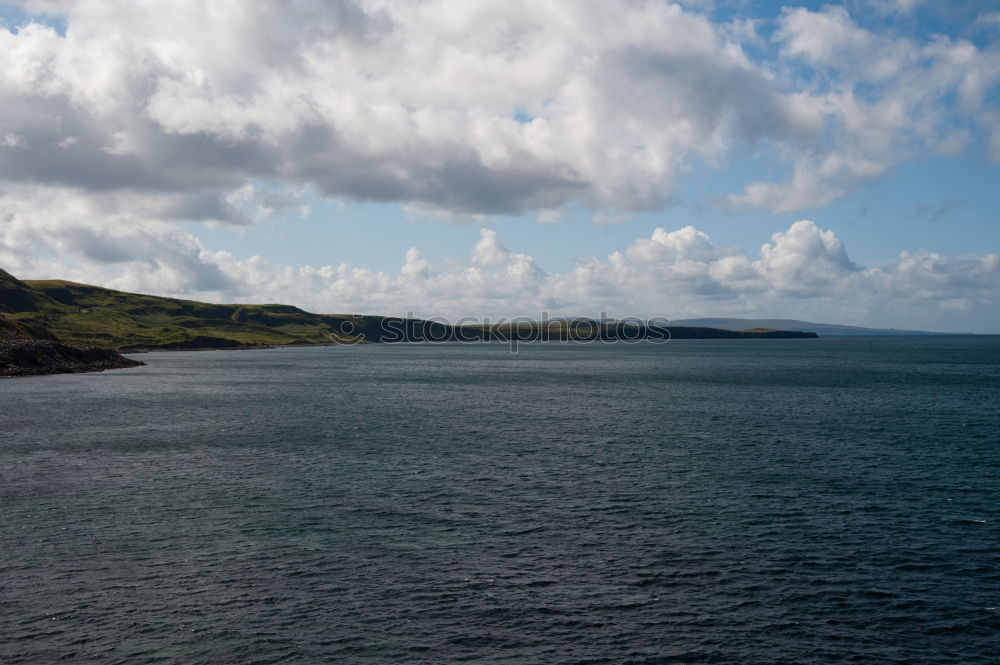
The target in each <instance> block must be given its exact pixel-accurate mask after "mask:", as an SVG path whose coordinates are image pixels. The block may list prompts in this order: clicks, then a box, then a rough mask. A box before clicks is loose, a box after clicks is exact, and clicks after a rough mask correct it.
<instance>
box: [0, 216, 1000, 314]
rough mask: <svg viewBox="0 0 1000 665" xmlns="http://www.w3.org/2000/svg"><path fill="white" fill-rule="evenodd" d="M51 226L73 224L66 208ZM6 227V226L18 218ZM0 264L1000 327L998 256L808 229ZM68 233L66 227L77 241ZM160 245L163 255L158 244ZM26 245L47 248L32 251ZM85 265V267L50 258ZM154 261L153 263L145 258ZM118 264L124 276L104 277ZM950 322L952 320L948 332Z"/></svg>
mask: <svg viewBox="0 0 1000 665" xmlns="http://www.w3.org/2000/svg"><path fill="white" fill-rule="evenodd" d="M46 213H47V214H48V215H49V216H50V217H51V216H54V215H59V214H71V213H72V210H71V209H66V208H65V207H63V205H62V204H60V203H59V202H56V203H55V204H53V205H52V206H50V207H49V208H48V209H47V210H46ZM8 221H10V220H8ZM0 229H3V231H2V232H0V265H3V266H4V267H5V268H6V269H9V270H10V272H12V273H14V274H15V275H19V276H22V277H51V276H53V275H54V274H56V275H60V276H68V277H70V278H73V279H77V280H80V281H89V282H99V283H102V284H104V285H106V286H110V287H113V288H119V289H124V290H129V291H140V292H144V291H145V292H148V291H153V292H157V293H164V294H173V295H176V296H182V297H187V298H196V299H206V300H214V301H227V302H284V303H291V304H295V305H298V306H301V307H304V308H306V309H309V310H311V311H318V312H328V313H359V312H365V313H380V314H397V315H405V314H408V313H412V314H415V315H417V316H424V317H432V316H448V317H452V318H459V317H463V316H474V317H493V318H494V320H495V319H496V318H497V317H514V316H534V317H538V316H541V315H542V314H543V313H546V314H549V315H553V316H554V315H565V316H577V315H591V316H596V315H599V314H600V313H601V312H607V313H608V314H609V315H611V316H617V317H625V316H639V317H653V316H661V317H668V318H686V317H690V316H740V315H744V316H772V317H781V318H787V317H793V318H804V319H813V320H825V321H829V320H832V321H834V322H846V323H855V324H876V325H885V326H896V327H905V326H909V327H925V328H927V327H930V328H941V327H944V328H946V329H950V330H962V329H966V330H970V329H971V330H983V331H988V330H996V328H997V327H1000V319H998V318H997V316H996V314H993V315H990V316H987V317H985V318H984V316H983V312H997V311H1000V307H998V305H1000V302H998V297H997V293H998V292H1000V289H997V285H998V284H1000V255H997V254H983V255H978V256H944V255H940V254H936V253H932V252H927V251H923V250H919V251H903V252H901V253H900V254H899V257H898V258H897V260H895V261H893V262H891V263H889V264H888V265H884V266H863V265H859V264H857V263H855V262H854V261H852V260H851V259H850V258H849V256H848V253H847V250H846V248H845V247H844V245H843V243H842V242H841V241H840V240H839V239H838V238H837V237H836V235H835V234H834V233H833V232H832V231H830V230H827V229H822V228H820V227H819V226H817V225H816V224H815V223H813V222H811V221H808V220H802V221H798V222H795V223H793V224H791V225H790V226H789V227H788V228H787V229H785V230H783V231H779V232H777V233H774V234H773V235H772V236H771V238H770V241H769V242H767V243H764V244H763V245H762V246H761V248H760V250H759V252H758V253H756V254H753V255H752V254H747V253H746V252H744V251H743V250H742V249H740V248H739V247H732V246H723V245H717V244H716V243H715V242H713V240H712V239H711V238H710V237H709V236H708V235H707V234H706V233H704V232H703V231H700V230H698V229H696V228H694V227H691V226H687V227H683V228H680V229H676V230H673V231H669V230H666V229H662V228H657V229H655V230H654V231H653V232H652V233H651V234H650V235H649V236H648V237H642V238H636V239H635V240H633V241H632V242H631V243H629V244H628V245H627V246H625V247H623V248H622V249H620V250H618V251H615V252H613V253H611V254H610V255H609V256H607V257H605V258H599V257H588V258H583V259H581V260H579V261H578V262H577V264H576V266H575V267H573V268H572V269H570V270H567V271H565V272H561V273H560V272H549V271H546V270H544V269H543V268H541V267H540V266H539V265H537V263H536V262H535V260H534V259H533V258H532V257H531V256H529V255H527V254H520V253H517V252H513V251H511V250H510V249H508V248H507V247H506V246H504V244H503V243H502V242H501V240H500V238H499V235H498V234H497V233H496V231H494V230H492V229H482V231H481V234H480V238H479V240H478V241H477V242H476V243H475V245H474V246H473V247H472V248H471V251H470V254H469V257H468V260H466V261H460V260H456V259H448V260H444V261H441V262H438V263H431V262H430V261H428V260H427V259H426V258H425V257H424V256H423V255H422V253H421V252H420V250H419V249H418V248H416V247H412V248H410V249H409V250H408V251H407V252H406V253H405V256H404V257H403V260H402V263H401V265H400V268H399V270H398V272H395V273H389V272H384V271H375V270H370V269H367V268H364V267H362V266H351V265H349V264H346V263H345V264H340V265H337V266H322V267H319V268H316V267H311V266H301V267H295V266H288V265H275V264H272V263H270V262H268V261H267V260H266V259H264V258H262V257H253V258H250V259H247V260H239V259H236V258H235V257H233V256H232V255H230V254H228V253H227V252H213V251H210V250H208V249H206V248H205V247H203V246H202V245H201V244H200V243H199V242H198V241H197V240H196V239H195V238H193V237H191V236H190V235H188V234H186V233H183V232H179V231H177V230H176V229H175V228H174V227H173V226H172V225H169V224H152V223H145V224H134V225H132V226H130V227H129V230H128V233H127V234H126V235H124V236H120V237H119V236H109V235H107V234H104V233H103V231H102V230H101V228H100V227H94V226H92V225H87V224H78V225H72V224H70V225H67V224H66V223H60V222H53V224H52V225H51V226H42V227H39V226H38V225H27V224H21V223H19V222H18V221H17V220H16V219H15V220H14V221H13V222H12V223H8V224H5V225H3V226H0ZM66 229H69V231H68V232H67V231H66ZM153 245H156V246H157V247H159V249H158V251H156V252H153V251H152V250H151V246H153ZM25 247H31V248H34V249H36V250H37V251H36V252H34V253H32V252H25V251H24V248H25ZM60 254H62V255H64V256H76V257H82V260H80V261H78V263H77V265H76V268H75V269H71V270H69V272H68V274H67V272H66V269H65V268H63V267H62V265H65V264H66V262H65V261H64V262H63V264H61V265H60V267H59V268H58V272H53V269H54V266H53V264H49V263H46V262H45V257H47V256H52V255H56V256H58V255H60ZM150 255H155V256H156V257H157V258H156V259H149V258H148V257H149V256H150ZM109 264H114V265H115V266H116V268H117V269H116V270H114V271H108V270H107V267H108V265H109ZM942 322H944V323H943V324H942Z"/></svg>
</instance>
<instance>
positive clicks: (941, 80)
mask: <svg viewBox="0 0 1000 665" xmlns="http://www.w3.org/2000/svg"><path fill="white" fill-rule="evenodd" d="M25 4H26V5H27V6H28V8H29V9H31V10H34V11H44V12H47V13H48V14H50V15H61V16H63V17H65V22H66V30H65V33H64V34H61V33H60V32H57V31H56V30H55V29H52V28H50V27H46V26H45V25H41V24H37V23H32V24H28V25H25V26H21V27H19V28H17V29H13V30H2V29H0V132H2V135H3V137H4V138H3V140H2V144H0V182H2V181H7V182H17V183H22V184H33V185H38V186H42V185H44V186H48V187H58V188H68V189H72V190H73V191H75V192H77V194H86V193H93V192H107V191H125V190H127V191H131V192H143V193H157V194H159V195H161V196H164V197H166V196H169V197H172V198H175V199H176V200H177V201H176V203H175V205H174V206H173V208H172V209H173V211H174V212H173V215H174V216H175V217H176V218H178V219H185V218H189V217H194V218H200V219H218V220H221V221H231V222H235V223H245V221H246V220H245V219H244V218H242V217H240V216H239V215H235V216H234V215H228V214H227V213H226V211H224V210H220V209H219V208H218V206H214V205H212V204H211V202H213V201H220V200H224V199H225V197H226V195H227V193H229V192H233V191H236V190H238V189H239V188H240V187H242V186H244V185H245V184H246V183H247V182H248V181H258V180H270V181H282V182H285V183H288V184H289V185H290V186H292V187H302V186H307V185H308V186H313V187H315V188H317V189H318V191H320V192H322V193H323V194H326V195H329V196H332V197H346V198H351V199H355V200H379V201H395V202H402V203H406V204H410V205H416V206H420V207H422V208H427V209H437V210H441V211H445V212H449V213H462V214H498V213H520V212H525V211H551V210H558V209H559V208H560V207H561V206H562V205H563V204H565V203H567V202H571V201H580V202H583V203H585V204H587V205H589V206H591V207H593V208H595V209H599V210H601V209H606V210H624V211H628V210H637V209H649V208H656V207H658V206H661V205H663V203H664V202H665V201H667V200H668V199H669V197H670V194H671V192H672V191H673V189H674V187H675V185H676V183H677V181H678V179H679V178H681V177H683V175H684V173H685V172H686V171H687V170H688V169H689V168H690V167H691V165H692V164H693V163H695V162H697V161H702V162H706V163H709V164H718V163H721V161H722V160H723V159H724V158H725V155H726V154H727V153H728V152H729V151H730V150H731V149H732V148H733V146H735V145H742V146H750V147H753V146H757V145H760V144H762V143H771V144H775V145H778V146H780V147H781V150H780V153H781V154H782V155H786V156H787V158H788V160H789V163H790V164H791V165H792V166H793V167H794V169H795V176H794V179H793V181H792V182H791V183H789V184H787V185H775V186H771V187H769V186H767V185H766V184H754V185H752V186H751V187H750V188H748V190H747V192H746V194H745V196H744V197H743V198H738V199H734V200H733V203H734V204H745V205H754V206H758V205H759V206H763V207H768V208H771V209H775V210H789V209H799V208H804V207H810V206H815V205H822V204H824V203H826V202H828V201H829V200H830V199H832V198H836V197H838V196H842V195H843V194H844V193H845V192H846V191H849V190H850V189H851V188H852V187H854V186H856V185H857V184H858V182H860V181H863V180H865V179H868V178H871V177H876V176H878V175H879V174H881V173H883V172H884V171H885V170H886V169H887V168H889V167H891V166H892V165H893V164H895V163H897V162H898V161H899V160H900V159H904V158H906V156H907V155H908V154H909V153H910V152H912V151H914V150H919V149H920V148H921V147H926V145H927V143H928V142H929V141H931V140H932V139H934V140H940V139H941V136H939V135H941V134H942V132H943V131H944V129H945V127H946V126H950V125H952V124H954V123H953V122H952V120H953V118H952V117H951V116H950V115H949V116H948V118H945V117H942V114H941V112H940V111H934V108H937V107H940V106H941V104H939V102H941V101H942V100H945V99H946V98H947V97H948V95H951V94H954V92H955V91H956V88H957V87H959V86H965V87H966V88H969V90H970V93H969V95H967V96H968V97H969V100H968V101H969V103H968V104H967V108H966V109H965V110H966V112H967V113H968V114H971V115H969V117H979V115H978V114H981V112H982V111H983V108H982V106H983V105H982V102H981V99H982V96H981V94H980V97H979V100H980V101H975V100H973V97H975V95H976V94H978V93H975V92H974V91H972V88H975V87H977V86H978V88H979V89H988V88H989V87H990V86H992V85H994V84H995V83H996V76H995V68H991V66H990V65H989V63H986V62H984V58H985V57H986V55H985V54H984V53H981V52H978V51H977V50H976V49H975V47H973V46H972V45H971V44H969V43H966V42H949V41H948V40H946V39H943V38H942V39H939V40H938V41H935V42H932V43H929V44H919V43H915V42H912V41H909V40H905V39H898V38H896V37H894V36H891V35H889V36H884V35H876V34H874V33H872V32H870V31H867V30H865V29H863V28H861V27H859V26H858V25H856V24H855V23H854V21H853V20H852V18H851V16H850V15H849V14H848V13H847V12H846V11H845V10H844V9H841V8H837V7H827V8H825V9H823V10H822V11H818V12H813V11H809V10H805V9H789V10H786V11H785V12H784V13H783V14H782V16H781V18H780V26H779V30H778V31H777V33H776V37H775V38H776V39H777V40H778V44H779V47H780V57H781V60H782V61H781V62H771V61H755V60H754V59H753V58H752V57H751V56H750V55H748V53H747V51H745V50H744V48H743V42H754V41H755V40H757V39H758V37H757V34H756V31H755V30H754V28H753V25H754V24H753V22H747V21H739V20H736V21H731V22H729V23H726V24H716V23H713V22H712V21H711V20H710V19H709V18H708V16H707V15H706V14H703V13H700V12H699V11H698V10H699V9H706V7H705V6H703V5H700V4H698V3H685V5H684V6H682V5H676V4H670V3H666V2H661V1H659V0H640V1H639V2H634V1H626V0H617V1H613V2H602V3H581V2H562V1H559V0H541V1H538V0H534V1H532V2H528V1H527V0H514V1H512V2H504V3H495V2H488V1H487V0H467V1H464V2H461V3H454V2H447V1H446V0H430V1H422V2H417V1H416V0H393V1H389V0H343V1H341V2H335V3H314V2H308V1H306V0H295V1H291V2H277V1H264V0H262V1H261V2H254V3H251V4H247V3H244V2H238V1H236V0H219V1H218V2H212V3H202V2H195V1H194V0H177V1H176V2H170V3H165V4H156V3H153V4H149V3H141V4H136V3H132V2H127V1H126V0H112V1H101V2H97V1H96V0H86V1H83V2H61V1H51V2H28V3H25ZM914 4H915V3H914V2H912V1H908V2H902V1H899V2H896V3H895V4H894V6H896V7H897V8H899V9H901V10H902V9H906V8H907V7H911V6H912V5H914ZM784 61H789V62H795V61H799V62H801V63H804V64H806V65H807V66H809V67H813V68H816V70H817V71H818V72H820V73H821V74H822V80H827V81H829V84H828V85H824V86H819V87H817V86H816V85H814V83H813V82H812V81H814V80H820V78H815V77H810V78H806V79H799V78H797V76H796V75H795V73H794V70H792V71H791V72H790V73H789V71H788V70H787V68H785V67H784V66H783V64H784ZM973 78H975V79H976V81H972V79H973ZM872 82H876V83H878V84H879V86H880V87H878V89H877V90H875V91H874V93H871V94H863V90H871V89H872V88H870V85H869V84H871V83H872ZM863 84H864V85H869V87H868V88H864V89H863V88H862V85H863ZM963 89H965V88H963ZM956 117H957V116H956ZM981 122H982V123H987V124H988V127H987V128H986V131H987V132H991V131H993V128H994V126H995V125H994V124H993V123H991V122H989V121H988V120H987V119H985V118H982V119H981ZM914 135H919V136H921V137H923V139H924V142H923V143H920V142H919V141H916V142H915V141H913V140H911V139H912V137H913V136H914ZM14 148H17V149H16V150H14ZM547 214H548V213H545V212H543V213H542V216H543V217H545V216H546V215H547Z"/></svg>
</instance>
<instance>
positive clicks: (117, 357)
mask: <svg viewBox="0 0 1000 665" xmlns="http://www.w3.org/2000/svg"><path fill="white" fill-rule="evenodd" d="M817 336H818V335H817V334H816V333H815V332H812V331H795V330H775V329H770V328H764V327H760V326H756V327H749V329H744V330H728V329H724V328H722V327H711V326H697V325H695V326H680V325H675V324H669V325H667V324H653V323H646V322H639V321H629V322H623V321H603V322H602V321H596V320H593V319H558V320H554V321H545V322H535V321H529V322H519V323H506V324H500V325H449V324H446V323H440V322H436V321H429V320H423V319H407V318H401V317H387V316H373V315H353V314H313V313H310V312H306V311H304V310H302V309H299V308H298V307H293V306H291V305H216V304H210V303H202V302H196V301H193V300H181V299H177V298H163V297H159V296H150V295H142V294H135V293H125V292H122V291H115V290H112V289H105V288H102V287H98V286H90V285H87V284H77V283H75V282H67V281H63V280H35V281H31V280H26V281H21V280H18V279H17V278H15V277H14V276H13V275H10V274H9V273H7V272H5V271H3V270H0V376H19V375H25V374H44V373H56V372H79V371H99V370H103V369H112V368H115V367H131V366H135V365H140V364H142V363H139V362H137V361H134V360H130V359H128V358H125V357H124V356H122V355H121V354H122V353H135V352H143V351H163V350H183V349H188V350H201V349H246V348H262V347H273V346H289V345H329V344H368V343H392V342H447V341H464V342H511V341H513V342H528V341H552V340H562V341H594V340H606V341H637V340H651V341H653V340H661V341H662V340H666V339H772V338H786V339H787V338H815V337H817Z"/></svg>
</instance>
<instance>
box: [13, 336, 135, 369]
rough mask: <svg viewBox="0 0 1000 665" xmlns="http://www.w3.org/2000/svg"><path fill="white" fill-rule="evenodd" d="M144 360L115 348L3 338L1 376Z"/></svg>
mask: <svg viewBox="0 0 1000 665" xmlns="http://www.w3.org/2000/svg"><path fill="white" fill-rule="evenodd" d="M144 364H145V363H142V362H139V361H138V360H132V359H131V358H126V357H125V356H123V355H122V354H120V353H118V352H117V351H114V350H112V349H100V348H94V347H91V348H79V347H75V346H69V345H67V344H62V343H61V342H56V341H49V340H38V339H16V338H15V339H0V377H18V376H39V375H43V374H75V373H79V372H103V371H104V370H107V369H124V368H126V367H138V366H140V365H144Z"/></svg>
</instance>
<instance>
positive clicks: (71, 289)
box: [0, 271, 366, 349]
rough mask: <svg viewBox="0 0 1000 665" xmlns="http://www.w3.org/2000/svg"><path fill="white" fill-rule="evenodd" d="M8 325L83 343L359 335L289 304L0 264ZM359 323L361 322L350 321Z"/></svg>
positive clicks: (285, 340) (262, 341)
mask: <svg viewBox="0 0 1000 665" xmlns="http://www.w3.org/2000/svg"><path fill="white" fill-rule="evenodd" d="M0 312H3V313H4V314H3V316H4V318H5V319H6V320H7V323H6V324H5V326H6V327H7V328H11V327H12V326H21V327H23V326H31V327H34V328H45V329H48V330H50V331H52V333H53V334H55V335H56V336H57V337H58V338H59V339H60V340H62V341H63V342H66V343H68V344H76V345H80V346H101V347H106V348H113V349H123V348H143V347H149V348H227V347H239V346H253V345H270V344H317V343H331V342H356V341H358V337H357V336H356V335H344V334H342V333H341V332H340V331H341V330H351V329H352V326H351V325H350V324H347V325H345V324H344V321H345V320H352V319H351V317H340V316H324V315H319V314H310V313H309V312H305V311H303V310H301V309H298V308H297V307H291V306H288V305H211V304H206V303H200V302H195V301H192V300H179V299H174V298H160V297H157V296H147V295H141V294H136V293H124V292H121V291H114V290H111V289H104V288H101V287H97V286H89V285H87V284H76V283H74V282H66V281H62V280H40V281H19V280H17V279H15V278H14V277H13V276H11V275H10V274H8V273H6V272H3V271H0ZM354 327H355V328H359V329H361V328H364V327H366V326H354Z"/></svg>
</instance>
